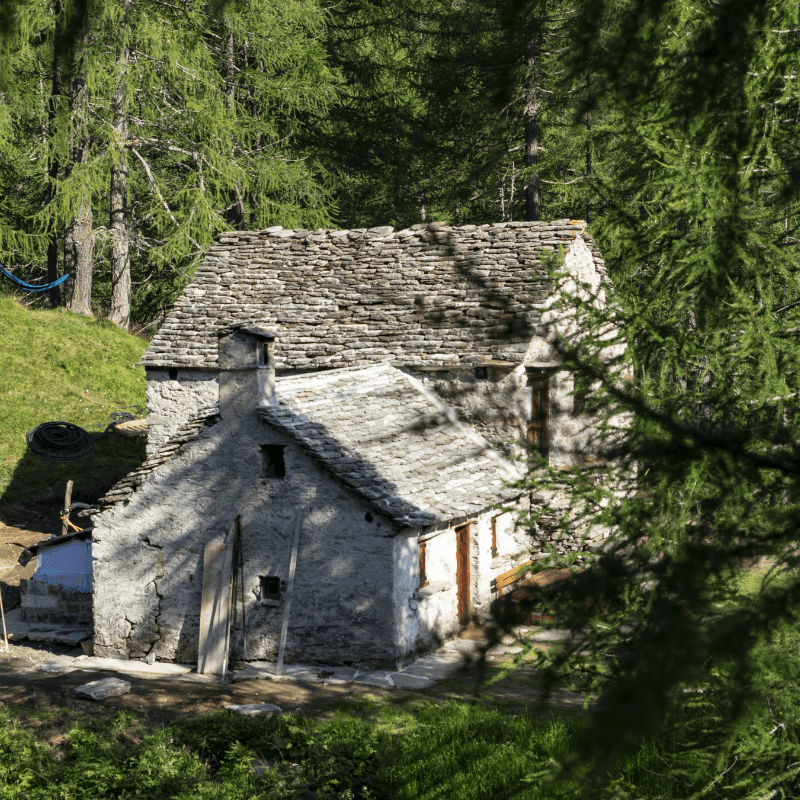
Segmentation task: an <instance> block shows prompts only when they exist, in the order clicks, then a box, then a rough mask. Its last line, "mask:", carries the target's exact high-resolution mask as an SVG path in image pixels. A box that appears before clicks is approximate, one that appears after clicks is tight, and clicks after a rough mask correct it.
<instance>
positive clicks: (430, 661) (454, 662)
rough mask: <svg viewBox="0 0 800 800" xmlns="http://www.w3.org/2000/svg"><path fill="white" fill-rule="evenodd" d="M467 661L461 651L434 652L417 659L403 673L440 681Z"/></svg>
mask: <svg viewBox="0 0 800 800" xmlns="http://www.w3.org/2000/svg"><path fill="white" fill-rule="evenodd" d="M467 663H468V662H467V661H466V660H465V659H464V656H463V655H462V654H460V653H434V654H432V655H430V656H425V657H424V658H420V659H419V660H417V661H415V662H414V663H413V664H411V665H410V666H408V667H406V668H405V669H404V670H403V673H404V674H406V675H418V676H421V677H423V678H430V679H431V680H434V681H438V680H441V679H443V678H449V677H450V676H451V675H453V674H454V673H456V672H458V671H459V670H460V669H461V668H462V667H464V665H465V664H467Z"/></svg>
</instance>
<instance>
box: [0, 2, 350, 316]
mask: <svg viewBox="0 0 800 800" xmlns="http://www.w3.org/2000/svg"><path fill="white" fill-rule="evenodd" d="M84 12H85V15H86V20H87V26H88V31H89V34H88V44H87V45H86V47H85V52H84V51H81V57H80V58H77V57H76V56H75V53H76V45H75V41H74V37H73V38H71V37H70V36H69V31H70V29H71V26H73V22H74V20H75V19H76V18H77V17H79V16H80V15H81V14H83V13H84ZM324 24H325V15H324V12H323V11H322V8H321V6H320V5H319V4H318V3H317V2H316V0H292V2H289V3H281V4H280V7H278V6H276V5H275V4H274V3H272V2H270V0H255V1H254V2H246V3H245V2H239V0H231V2H228V3H224V4H213V3H207V2H201V0H192V1H191V2H186V3H178V4H172V3H163V2H157V1H156V0H142V2H138V0H137V2H135V3H131V2H123V0H37V1H36V2H33V0H32V1H31V2H28V3H19V4H17V5H16V9H15V14H14V26H13V28H12V32H11V33H9V34H7V35H6V36H5V37H4V39H3V40H2V41H0V49H2V55H3V57H4V59H5V66H4V69H5V72H4V78H5V79H4V84H3V95H2V98H1V99H0V187H2V189H3V198H2V201H0V202H2V206H0V260H3V261H4V262H5V263H10V264H15V265H20V266H23V267H24V265H25V264H27V265H28V267H29V270H31V272H30V274H38V275H40V274H41V272H40V270H41V268H42V265H43V263H44V251H45V249H46V247H47V245H48V244H49V243H50V242H51V241H52V239H53V237H55V238H56V239H59V238H60V237H61V236H62V235H63V231H64V229H65V227H66V226H68V225H69V223H70V221H71V220H72V219H74V218H75V216H76V214H78V213H79V211H80V207H81V204H82V203H83V202H84V199H85V198H86V197H87V196H88V197H89V198H90V199H91V204H92V209H93V212H94V213H93V216H94V221H95V225H94V230H93V233H92V235H93V238H94V241H95V246H96V250H97V253H98V255H99V258H97V260H96V264H95V269H96V272H97V277H96V281H97V282H99V284H100V290H99V291H98V292H96V299H97V300H98V303H102V302H103V301H104V300H105V299H106V298H107V296H108V294H109V292H110V288H109V281H110V277H109V270H110V267H109V262H108V257H109V256H108V249H109V233H108V227H107V225H106V224H105V221H106V220H108V218H109V183H110V176H111V173H112V170H113V169H114V168H115V167H119V166H120V165H124V167H125V169H126V173H127V176H128V178H127V180H128V183H127V191H126V193H127V197H126V215H125V223H126V226H127V230H128V234H127V235H128V238H129V239H130V244H131V251H132V271H133V284H134V307H135V316H137V317H138V318H140V319H141V318H143V317H145V318H146V317H148V316H150V317H152V316H153V315H154V314H155V313H156V312H157V311H158V310H159V309H161V308H162V307H163V306H164V305H165V304H166V303H168V302H169V300H170V299H171V298H172V297H174V295H175V293H176V291H177V290H178V289H179V288H180V287H181V286H182V285H183V284H184V283H185V281H186V280H187V276H188V274H189V273H190V272H191V270H192V269H193V267H194V266H195V265H196V264H197V262H198V260H199V259H200V258H201V256H202V254H203V253H204V252H205V251H206V250H207V249H208V247H209V246H210V245H211V243H212V242H213V241H214V239H215V237H216V235H217V234H218V233H219V232H220V231H222V230H229V229H231V228H256V229H258V228H264V227H268V226H270V225H273V224H280V225H284V226H286V227H301V226H304V225H305V226H308V227H310V228H312V229H316V228H318V227H320V226H324V225H326V224H327V223H328V222H329V219H330V213H331V211H332V210H333V205H332V203H331V200H330V197H329V195H328V193H327V192H326V191H325V189H324V188H323V186H322V184H321V181H320V180H319V169H318V168H317V166H316V165H315V163H314V161H313V157H312V156H310V154H309V153H308V152H307V151H306V150H304V149H303V148H302V147H300V146H299V145H298V139H299V137H300V134H301V133H302V132H303V130H304V129H305V127H306V126H308V125H309V124H310V123H311V121H312V120H313V119H314V118H316V117H317V116H318V115H319V114H321V113H322V112H323V111H324V109H325V108H327V106H329V105H330V104H331V103H332V102H334V101H335V98H336V92H337V83H338V79H337V77H336V75H335V74H334V73H333V72H332V71H331V70H330V69H329V68H328V67H327V65H326V61H325V52H324V50H323V48H322V46H321V44H320V43H319V41H318V35H319V30H320V29H321V28H322V27H323V26H324ZM73 27H74V26H73ZM122 53H124V54H125V58H124V59H123V58H121V57H120V54H122ZM79 70H80V71H81V72H80V75H82V76H84V77H85V82H86V90H85V91H86V97H87V101H86V104H85V108H83V107H82V106H81V104H79V103H77V102H76V101H75V98H74V97H73V96H72V95H71V94H70V90H69V87H70V85H71V83H70V82H71V81H74V80H75V78H76V75H78V71H79ZM56 71H59V74H60V82H59V83H58V86H56V84H54V82H53V80H54V73H55V72H56ZM120 109H123V110H122V111H120ZM121 113H122V114H123V116H124V117H125V120H124V121H125V125H124V126H121V125H120V124H119V119H118V117H119V115H120V114H121ZM79 129H81V130H85V148H84V149H85V152H84V153H83V156H82V158H80V159H77V160H76V158H75V155H74V148H75V145H76V137H77V136H78V133H77V131H78V130H79ZM121 131H123V133H121ZM37 267H38V270H39V271H38V273H37Z"/></svg>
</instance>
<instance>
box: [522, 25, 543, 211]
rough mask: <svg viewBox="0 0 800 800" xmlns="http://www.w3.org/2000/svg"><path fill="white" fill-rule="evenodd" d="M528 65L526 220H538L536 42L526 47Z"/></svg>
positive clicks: (526, 94) (526, 96) (526, 100)
mask: <svg viewBox="0 0 800 800" xmlns="http://www.w3.org/2000/svg"><path fill="white" fill-rule="evenodd" d="M525 63H526V64H527V67H528V86H527V90H526V92H525V109H524V112H523V117H524V119H525V167H526V168H527V170H528V180H527V182H526V184H525V221H526V222H537V221H538V220H539V219H540V209H539V102H538V99H537V96H536V43H535V42H533V41H530V42H528V46H527V47H526V48H525Z"/></svg>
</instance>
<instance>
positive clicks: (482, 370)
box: [475, 367, 489, 381]
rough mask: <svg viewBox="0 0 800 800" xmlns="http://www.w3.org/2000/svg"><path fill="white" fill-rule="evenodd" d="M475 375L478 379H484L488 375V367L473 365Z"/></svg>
mask: <svg viewBox="0 0 800 800" xmlns="http://www.w3.org/2000/svg"><path fill="white" fill-rule="evenodd" d="M475 377H476V378H477V379H478V380H479V381H485V380H486V379H487V378H488V377H489V367H475Z"/></svg>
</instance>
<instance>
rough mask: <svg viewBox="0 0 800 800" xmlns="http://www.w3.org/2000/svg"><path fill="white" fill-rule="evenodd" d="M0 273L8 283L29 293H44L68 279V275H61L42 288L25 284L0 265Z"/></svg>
mask: <svg viewBox="0 0 800 800" xmlns="http://www.w3.org/2000/svg"><path fill="white" fill-rule="evenodd" d="M0 273H2V274H3V275H5V276H6V278H8V279H9V280H10V281H13V282H14V283H16V284H17V286H21V287H22V288H23V289H26V290H27V291H29V292H46V291H47V290H48V289H53V288H55V287H56V286H58V285H60V284H62V283H64V281H65V280H66V279H67V278H69V274H67V275H62V276H61V277H60V278H59V279H58V280H57V281H53V283H46V284H45V285H44V286H34V285H33V284H32V283H26V282H25V281H23V280H22V278H18V277H17V276H16V275H14V274H12V273H11V272H9V271H8V270H7V269H6V268H5V267H4V266H3V265H2V264H0Z"/></svg>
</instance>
